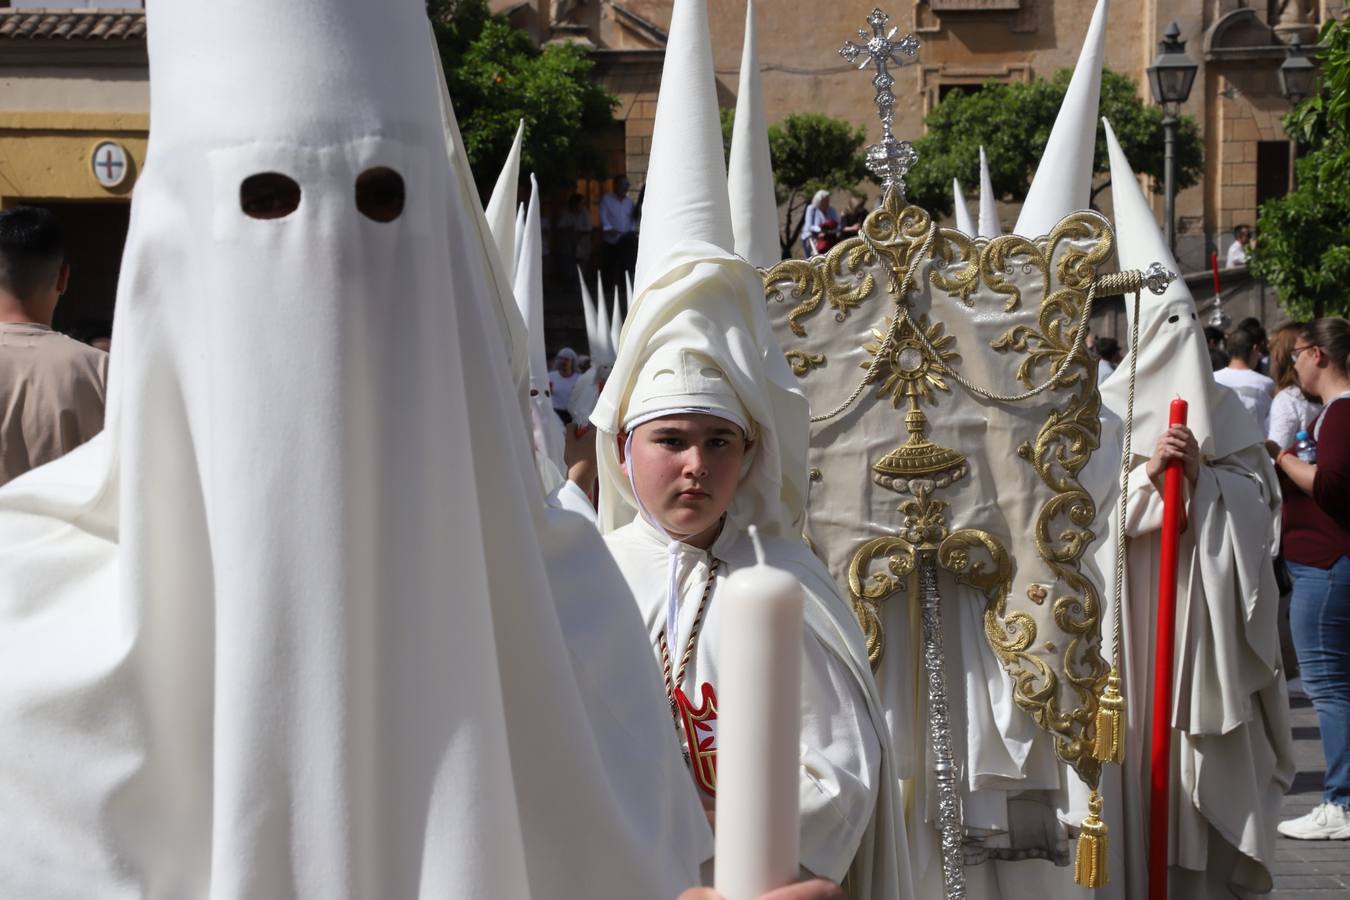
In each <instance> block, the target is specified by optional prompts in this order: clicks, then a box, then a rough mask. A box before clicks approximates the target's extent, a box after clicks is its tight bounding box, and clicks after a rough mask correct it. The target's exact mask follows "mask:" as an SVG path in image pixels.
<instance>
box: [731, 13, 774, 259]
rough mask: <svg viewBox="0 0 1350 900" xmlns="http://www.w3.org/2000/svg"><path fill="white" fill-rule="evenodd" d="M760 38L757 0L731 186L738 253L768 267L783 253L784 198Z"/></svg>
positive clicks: (744, 59)
mask: <svg viewBox="0 0 1350 900" xmlns="http://www.w3.org/2000/svg"><path fill="white" fill-rule="evenodd" d="M757 45H758V44H757V41H756V39H755V3H754V0H748V2H747V3H746V4H745V43H744V45H743V47H742V49H741V80H740V86H739V87H738V88H737V90H736V123H735V126H734V127H733V129H732V132H731V160H730V165H729V166H728V169H729V170H730V171H729V172H728V175H727V190H728V194H729V195H730V201H731V229H732V232H733V234H734V235H735V240H736V248H735V249H736V252H737V253H738V254H740V255H741V256H742V257H744V258H745V259H746V260H747V261H749V263H750V264H751V265H754V266H760V267H763V268H768V267H769V266H771V265H773V264H774V263H776V262H778V260H779V259H780V258H782V252H781V250H780V248H779V246H778V200H777V198H776V197H775V196H774V190H773V166H772V164H771V163H770V160H769V129H768V125H767V124H766V122H765V118H764V89H763V87H762V86H761V84H760V77H759V52H758V49H757Z"/></svg>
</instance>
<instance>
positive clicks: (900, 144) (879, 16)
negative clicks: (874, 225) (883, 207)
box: [839, 9, 919, 195]
mask: <svg viewBox="0 0 1350 900" xmlns="http://www.w3.org/2000/svg"><path fill="white" fill-rule="evenodd" d="M889 20H890V16H888V15H886V14H885V13H884V12H882V11H881V10H879V9H873V10H872V14H871V15H870V16H868V17H867V24H869V25H871V26H872V33H871V34H870V35H869V34H868V33H867V32H866V31H863V30H862V29H861V28H860V29H858V37H860V38H862V39H863V41H864V42H865V43H862V44H859V43H856V42H854V41H845V42H844V46H842V47H840V48H839V55H840V56H842V57H843V58H844V59H846V60H848V61H849V62H858V58H859V57H862V61H861V62H858V68H859V69H864V68H866V67H867V66H869V65H871V66H875V67H876V70H877V71H876V74H875V75H874V76H872V86H873V87H875V88H876V89H877V96H876V104H877V111H878V112H879V113H880V114H881V142H880V143H877V144H873V145H872V146H870V147H868V148H867V168H869V169H871V170H872V174H874V175H876V176H878V177H879V178H880V179H881V187H882V190H890V189H895V190H897V191H899V192H900V193H901V194H902V195H903V194H904V192H905V175H907V174H908V173H909V170H910V169H911V168H913V166H914V163H916V162H918V159H919V156H918V154H917V153H915V152H914V147H913V146H912V145H911V144H910V143H909V141H897V140H896V139H895V134H894V133H893V132H892V130H891V126H892V123H893V122H894V120H895V94H894V93H893V92H892V91H891V88H892V87H893V86H894V85H895V78H894V77H893V76H892V75H891V73H890V66H891V65H896V66H903V65H905V64H906V61H905V60H903V59H901V58H900V56H899V55H898V54H901V53H903V54H905V55H906V56H909V57H913V56H914V55H915V54H917V53H918V52H919V42H918V40H917V39H916V38H915V37H914V35H912V34H907V35H905V36H904V37H903V38H901V39H900V40H899V41H896V40H895V39H894V38H895V33H896V32H897V31H899V29H898V28H895V27H893V28H891V30H890V31H889V32H888V31H886V23H887V22H888V21H889Z"/></svg>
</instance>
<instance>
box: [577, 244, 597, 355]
mask: <svg viewBox="0 0 1350 900" xmlns="http://www.w3.org/2000/svg"><path fill="white" fill-rule="evenodd" d="M577 284H578V285H579V286H580V287H581V315H582V317H583V318H584V319H585V320H586V352H587V353H588V354H589V355H590V357H591V361H592V362H594V361H595V359H596V354H598V353H600V352H601V351H602V350H603V349H604V344H603V343H601V342H600V341H598V340H596V337H597V335H596V333H595V328H596V322H597V320H596V311H595V298H594V297H592V296H591V289H590V288H588V287H586V275H585V273H583V272H582V271H581V266H577Z"/></svg>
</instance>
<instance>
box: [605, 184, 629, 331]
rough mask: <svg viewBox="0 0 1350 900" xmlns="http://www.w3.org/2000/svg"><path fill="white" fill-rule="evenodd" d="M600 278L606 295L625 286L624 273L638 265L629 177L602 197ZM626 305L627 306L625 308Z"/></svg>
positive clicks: (612, 293) (610, 294)
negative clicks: (629, 193) (629, 194)
mask: <svg viewBox="0 0 1350 900" xmlns="http://www.w3.org/2000/svg"><path fill="white" fill-rule="evenodd" d="M600 240H601V244H600V279H601V281H602V283H603V284H604V290H605V296H606V297H612V296H614V292H615V291H616V290H621V289H623V286H624V283H625V280H624V273H625V272H626V273H627V274H628V275H629V276H630V277H631V276H632V274H633V268H634V267H635V266H636V265H637V246H638V236H637V218H636V216H635V215H634V209H633V198H632V197H630V196H628V179H627V178H625V177H623V176H622V175H620V176H619V177H617V178H615V179H614V189H613V190H612V191H610V192H609V193H608V194H605V195H604V196H603V197H601V198H600ZM625 308H626V307H625Z"/></svg>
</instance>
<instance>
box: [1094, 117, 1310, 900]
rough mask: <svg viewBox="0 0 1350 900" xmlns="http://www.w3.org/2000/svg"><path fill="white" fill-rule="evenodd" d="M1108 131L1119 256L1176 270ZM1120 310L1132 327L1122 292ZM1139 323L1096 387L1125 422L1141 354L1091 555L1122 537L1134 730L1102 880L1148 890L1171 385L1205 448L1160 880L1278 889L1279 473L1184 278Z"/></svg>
mask: <svg viewBox="0 0 1350 900" xmlns="http://www.w3.org/2000/svg"><path fill="white" fill-rule="evenodd" d="M1106 141H1107V148H1108V150H1109V152H1110V157H1111V194H1112V203H1113V206H1114V210H1115V220H1116V222H1115V224H1116V238H1117V241H1118V244H1119V248H1120V265H1121V268H1122V269H1130V268H1138V269H1143V268H1145V267H1147V266H1148V265H1149V264H1151V263H1152V262H1154V261H1160V262H1161V263H1162V264H1163V265H1164V266H1166V267H1167V268H1169V269H1172V270H1173V271H1175V270H1176V269H1177V265H1176V261H1175V260H1174V259H1173V257H1172V254H1171V253H1170V252H1169V250H1168V248H1167V244H1166V241H1165V240H1164V239H1163V235H1162V231H1161V229H1160V228H1159V227H1158V223H1157V221H1156V220H1155V219H1154V217H1153V210H1152V208H1151V207H1150V205H1149V202H1148V200H1147V199H1146V198H1145V196H1144V192H1143V191H1142V190H1141V189H1140V187H1139V183H1138V181H1137V180H1136V179H1135V175H1134V173H1133V172H1132V171H1131V169H1130V165H1129V162H1128V160H1127V159H1126V158H1125V154H1124V153H1123V152H1122V150H1121V148H1120V144H1119V143H1118V142H1117V141H1116V137H1115V134H1114V133H1113V132H1112V131H1111V127H1110V124H1109V123H1108V124H1107V125H1106ZM1126 309H1127V310H1128V311H1130V314H1131V317H1130V322H1131V325H1133V302H1132V300H1127V302H1126ZM1138 325H1139V334H1138V343H1137V346H1131V347H1130V348H1129V351H1128V352H1127V355H1126V357H1125V359H1124V360H1123V361H1122V363H1121V365H1120V369H1121V373H1122V377H1120V378H1112V379H1110V380H1108V381H1107V382H1106V384H1105V385H1103V386H1102V388H1101V395H1102V405H1103V407H1104V408H1105V410H1106V411H1109V413H1110V414H1112V415H1113V416H1115V417H1117V418H1119V419H1120V420H1122V421H1123V420H1124V419H1125V418H1126V417H1127V416H1128V415H1129V406H1130V403H1129V379H1128V378H1126V377H1123V376H1124V375H1125V374H1126V373H1128V372H1129V371H1130V369H1131V366H1132V365H1137V374H1136V385H1135V391H1134V393H1135V396H1134V404H1133V407H1134V411H1133V420H1132V432H1133V435H1132V440H1131V442H1130V444H1131V446H1130V451H1131V471H1130V477H1129V487H1128V493H1127V495H1126V499H1125V503H1126V507H1125V512H1126V519H1125V533H1124V535H1121V534H1119V533H1117V532H1116V528H1117V525H1116V522H1117V519H1116V515H1115V514H1112V515H1111V517H1110V521H1111V527H1112V532H1113V533H1112V535H1111V538H1112V539H1111V540H1110V541H1107V542H1105V544H1104V546H1103V548H1102V550H1101V551H1099V553H1098V557H1099V565H1100V567H1101V568H1102V570H1103V571H1104V572H1109V571H1111V565H1112V564H1113V562H1114V550H1115V547H1116V542H1117V541H1124V542H1125V554H1126V555H1125V561H1126V565H1125V594H1124V597H1125V603H1124V608H1123V620H1124V633H1123V635H1122V645H1123V649H1124V676H1125V690H1124V694H1125V699H1126V702H1127V704H1128V707H1127V710H1126V721H1127V722H1129V723H1130V728H1129V730H1128V731H1127V732H1126V744H1125V746H1126V754H1125V764H1124V769H1123V773H1122V777H1121V787H1122V796H1121V799H1120V801H1119V803H1118V804H1117V805H1119V806H1123V811H1124V819H1125V827H1124V829H1123V834H1122V838H1123V841H1122V843H1123V845H1124V846H1123V847H1120V846H1119V845H1115V844H1113V848H1112V849H1113V852H1117V853H1119V854H1120V856H1122V857H1123V863H1122V864H1121V865H1120V866H1119V867H1118V868H1117V870H1116V872H1113V875H1112V879H1113V882H1114V884H1113V886H1112V887H1113V890H1114V891H1115V892H1116V893H1115V895H1116V896H1124V897H1128V898H1131V900H1134V898H1143V897H1145V896H1146V895H1147V884H1146V879H1145V878H1144V877H1143V874H1144V872H1145V871H1146V868H1147V865H1146V861H1147V856H1148V849H1147V847H1148V838H1147V828H1148V825H1147V823H1148V816H1149V810H1148V793H1149V747H1150V735H1149V731H1150V715H1151V713H1150V707H1151V705H1152V696H1153V694H1152V691H1153V685H1152V677H1151V676H1152V673H1153V671H1154V647H1153V643H1154V641H1153V636H1154V634H1155V630H1156V621H1155V619H1156V598H1157V596H1158V569H1159V552H1160V548H1161V542H1160V538H1159V528H1160V525H1161V520H1162V502H1161V497H1160V493H1159V491H1158V490H1157V489H1156V488H1155V487H1154V485H1153V484H1152V483H1151V482H1150V481H1149V479H1148V477H1147V474H1146V466H1145V461H1146V460H1147V458H1148V457H1149V456H1151V455H1152V453H1153V449H1154V445H1155V443H1156V442H1157V439H1158V436H1159V435H1160V434H1161V433H1162V432H1163V431H1164V430H1166V428H1167V422H1168V420H1167V409H1168V406H1169V405H1170V402H1171V400H1172V399H1173V398H1174V397H1177V396H1181V397H1183V398H1184V399H1185V400H1186V401H1187V403H1188V404H1189V410H1188V417H1187V426H1188V427H1189V428H1190V429H1191V430H1192V431H1193V432H1194V434H1195V437H1196V440H1197V441H1198V443H1199V445H1200V454H1201V464H1200V466H1199V469H1198V475H1197V477H1196V480H1195V482H1194V483H1193V484H1190V485H1188V488H1187V491H1186V504H1187V511H1186V522H1187V528H1186V529H1185V531H1184V533H1183V534H1182V535H1181V538H1180V544H1179V548H1178V560H1179V563H1178V571H1177V590H1176V602H1177V610H1176V628H1177V631H1176V660H1177V661H1176V667H1175V677H1174V685H1175V687H1174V690H1173V699H1172V704H1173V713H1172V723H1171V724H1172V726H1173V727H1174V728H1175V729H1176V730H1175V731H1174V732H1173V738H1172V763H1171V764H1172V773H1173V774H1172V779H1173V782H1172V793H1173V797H1174V802H1173V804H1172V810H1171V822H1170V826H1169V835H1168V840H1169V847H1168V857H1169V860H1170V862H1171V871H1170V873H1169V879H1170V884H1171V887H1172V891H1173V896H1185V897H1198V898H1210V897H1220V896H1223V897H1228V896H1235V895H1241V896H1248V895H1252V894H1257V893H1264V892H1267V891H1269V890H1271V888H1272V878H1271V871H1272V866H1273V864H1274V857H1275V825H1276V823H1277V822H1278V819H1279V813H1280V801H1281V797H1282V795H1283V794H1284V791H1285V790H1286V789H1287V788H1288V786H1289V784H1290V782H1291V780H1292V778H1293V774H1294V761H1293V757H1292V747H1291V745H1290V732H1289V721H1288V699H1287V696H1286V694H1285V688H1284V676H1283V674H1282V673H1281V672H1280V649H1279V639H1278V633H1279V629H1278V627H1277V616H1278V608H1279V605H1278V598H1279V589H1278V587H1277V585H1276V583H1275V577H1274V571H1273V569H1272V567H1271V557H1272V555H1273V553H1274V550H1275V547H1276V545H1277V541H1278V536H1277V530H1278V523H1279V515H1278V512H1277V510H1278V508H1279V503H1280V493H1279V486H1278V483H1277V481H1276V475H1275V471H1274V469H1273V467H1272V465H1271V462H1270V458H1269V456H1268V455H1267V454H1266V451H1265V448H1264V446H1263V440H1264V435H1263V434H1262V432H1261V430H1260V429H1259V427H1258V426H1257V424H1256V422H1255V421H1254V420H1253V418H1252V417H1251V416H1250V415H1248V414H1247V413H1246V410H1245V409H1244V408H1243V406H1242V404H1241V401H1239V400H1238V398H1237V396H1236V395H1235V394H1233V393H1232V392H1231V391H1229V390H1228V389H1227V388H1224V387H1222V386H1220V385H1218V384H1216V383H1215V381H1214V377H1213V374H1212V370H1211V367H1210V363H1209V355H1208V352H1207V351H1206V349H1205V340H1204V334H1203V332H1202V330H1201V325H1200V323H1199V322H1198V321H1197V320H1196V310H1195V303H1194V301H1193V299H1192V298H1191V294H1190V291H1189V289H1188V288H1187V287H1186V283H1185V281H1184V280H1182V279H1177V280H1175V281H1173V282H1172V283H1171V285H1170V286H1169V287H1168V289H1167V291H1166V292H1165V293H1164V294H1163V295H1162V296H1161V297H1151V296H1149V295H1147V294H1145V295H1144V297H1143V299H1142V305H1141V309H1140V313H1139V323H1138ZM1111 508H1113V509H1114V508H1115V504H1114V503H1111ZM1272 521H1273V522H1274V523H1275V527H1272V524H1271V523H1272ZM1107 799H1108V802H1111V801H1112V799H1113V798H1111V797H1108V798H1107ZM1117 873H1118V874H1117ZM1118 875H1119V877H1118Z"/></svg>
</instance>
